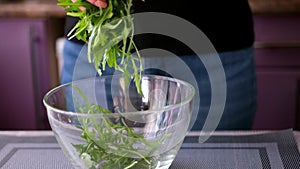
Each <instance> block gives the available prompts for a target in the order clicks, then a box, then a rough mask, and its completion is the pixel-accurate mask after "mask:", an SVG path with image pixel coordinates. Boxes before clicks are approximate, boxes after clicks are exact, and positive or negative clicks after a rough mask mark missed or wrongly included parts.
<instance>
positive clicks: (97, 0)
mask: <svg viewBox="0 0 300 169" xmlns="http://www.w3.org/2000/svg"><path fill="white" fill-rule="evenodd" d="M76 1H77V0H72V2H76ZM86 1H88V2H89V3H91V4H93V5H95V6H98V7H101V8H106V7H107V2H106V0H86ZM81 10H84V8H83V7H82V8H81Z"/></svg>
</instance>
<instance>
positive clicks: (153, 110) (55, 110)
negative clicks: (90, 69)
mask: <svg viewBox="0 0 300 169" xmlns="http://www.w3.org/2000/svg"><path fill="white" fill-rule="evenodd" d="M113 76H117V77H118V76H120V77H121V78H122V77H123V76H121V75H105V76H100V77H91V78H86V79H80V80H76V81H73V82H69V83H65V84H62V85H59V86H57V87H54V88H53V89H51V90H49V91H48V92H47V93H46V94H45V96H44V98H43V104H44V105H45V107H46V108H47V109H50V110H52V111H54V112H56V113H60V114H64V115H68V116H80V117H87V118H90V117H98V118H100V117H102V118H103V117H108V118H109V117H115V113H112V114H103V113H97V114H87V113H78V112H73V111H65V110H61V109H58V108H55V107H53V106H51V105H49V104H48V103H47V100H48V98H49V97H51V96H52V95H53V94H54V93H55V92H57V91H59V90H61V89H62V88H66V87H67V86H70V85H72V83H74V82H80V81H86V80H88V79H95V78H100V79H101V78H108V77H113ZM143 77H159V78H160V79H162V80H167V81H173V82H177V83H180V84H182V85H184V86H186V87H188V88H190V89H191V93H190V94H189V95H188V96H187V97H186V98H183V100H182V101H181V102H180V103H176V104H172V105H166V106H164V107H161V108H158V109H152V110H145V111H132V112H125V113H126V115H146V114H153V112H163V111H168V110H171V109H176V108H178V107H181V106H182V105H185V104H187V103H188V102H190V101H191V100H192V99H193V97H194V96H195V88H194V87H193V86H192V85H191V84H190V83H188V82H186V81H183V80H180V79H177V78H173V77H167V76H160V75H142V79H143ZM121 114H124V113H121ZM124 115H125V114H124Z"/></svg>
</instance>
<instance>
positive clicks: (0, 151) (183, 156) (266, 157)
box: [0, 129, 300, 169]
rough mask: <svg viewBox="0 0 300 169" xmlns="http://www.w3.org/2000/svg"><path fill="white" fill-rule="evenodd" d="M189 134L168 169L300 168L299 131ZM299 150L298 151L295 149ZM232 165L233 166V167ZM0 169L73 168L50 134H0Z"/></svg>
mask: <svg viewBox="0 0 300 169" xmlns="http://www.w3.org/2000/svg"><path fill="white" fill-rule="evenodd" d="M199 135H201V136H207V135H210V133H205V132H203V133H200V132H190V133H189V134H188V135H187V137H186V138H185V141H184V144H183V145H182V147H181V149H180V150H179V153H178V155H177V156H176V158H175V160H174V162H173V164H172V165H171V167H170V169H183V168H184V169H194V168H205V169H210V168H230V169H231V168H237V169H238V168H245V169H247V168H249V169H252V168H255V169H260V168H261V169H264V168H271V169H273V168H276V169H277V168H300V155H299V150H300V132H299V131H292V130H291V129H289V130H282V131H218V132H214V133H212V134H211V137H210V138H209V139H207V140H206V141H205V142H204V143H198V142H197V141H198V140H199ZM297 147H298V149H297ZM233 166H234V167H233ZM0 168H1V169H27V168H30V169H40V168H43V169H73V166H72V165H71V164H70V162H69V161H68V160H67V159H66V157H65V156H64V154H63V152H62V151H61V149H60V147H59V145H58V144H57V142H56V139H55V137H54V135H53V133H52V131H0Z"/></svg>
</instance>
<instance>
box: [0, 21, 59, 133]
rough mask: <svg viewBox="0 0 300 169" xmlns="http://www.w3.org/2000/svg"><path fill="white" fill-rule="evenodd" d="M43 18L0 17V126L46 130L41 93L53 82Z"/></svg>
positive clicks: (51, 61) (52, 70)
mask: <svg viewBox="0 0 300 169" xmlns="http://www.w3.org/2000/svg"><path fill="white" fill-rule="evenodd" d="M48 24H49V22H48V21H47V20H46V19H0V37H1V40H0V129H1V130H2V129H26V130H28V129H48V128H49V125H48V123H47V121H48V120H47V116H46V111H45V108H44V106H43V103H42V98H43V96H44V94H45V93H46V92H47V91H48V90H49V89H51V88H52V87H53V86H55V84H56V79H55V78H56V75H55V60H53V59H55V57H54V56H52V55H51V54H52V53H53V52H51V50H52V48H51V46H53V44H50V41H49V39H51V38H53V37H51V38H50V37H49V36H50V33H51V32H52V31H51V30H49V25H48Z"/></svg>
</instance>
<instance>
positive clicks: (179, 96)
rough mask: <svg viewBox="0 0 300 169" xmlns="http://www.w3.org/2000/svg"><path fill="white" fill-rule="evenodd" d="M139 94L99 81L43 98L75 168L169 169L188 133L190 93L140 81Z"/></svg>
mask: <svg viewBox="0 0 300 169" xmlns="http://www.w3.org/2000/svg"><path fill="white" fill-rule="evenodd" d="M141 89H142V94H143V95H141V94H138V93H137V90H136V87H135V84H134V82H128V81H127V80H126V79H124V77H122V76H101V77H95V78H88V79H83V80H78V81H74V82H72V83H68V84H64V85H61V86H58V87H56V88H54V89H52V90H51V91H49V92H48V93H47V94H46V95H45V97H44V100H43V102H44V105H45V107H46V108H47V115H48V119H49V122H50V126H51V128H52V131H53V132H54V134H55V137H56V139H57V141H58V143H59V145H60V146H61V148H62V150H63V152H64V153H65V155H66V156H67V158H68V159H69V160H70V161H71V163H72V164H73V165H74V167H75V168H77V169H85V168H89V169H94V168H107V169H115V168H117V169H118V168H120V169H121V168H122V169H129V168H138V169H143V168H147V169H149V168H159V169H162V168H169V167H170V165H171V164H172V162H173V160H174V158H175V157H176V154H177V153H178V150H179V149H180V147H181V145H182V142H183V140H184V137H185V136H186V134H187V132H188V131H189V128H190V127H189V126H190V121H191V116H192V109H193V98H194V95H195V91H194V88H193V86H191V85H190V84H189V83H187V82H184V81H181V80H178V79H175V78H170V77H163V76H156V75H144V76H142V80H141Z"/></svg>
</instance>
